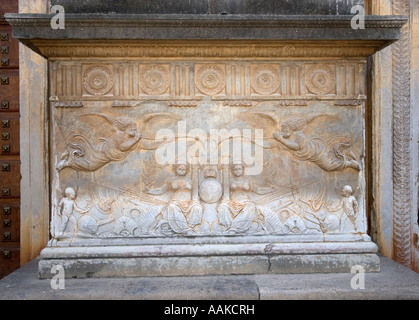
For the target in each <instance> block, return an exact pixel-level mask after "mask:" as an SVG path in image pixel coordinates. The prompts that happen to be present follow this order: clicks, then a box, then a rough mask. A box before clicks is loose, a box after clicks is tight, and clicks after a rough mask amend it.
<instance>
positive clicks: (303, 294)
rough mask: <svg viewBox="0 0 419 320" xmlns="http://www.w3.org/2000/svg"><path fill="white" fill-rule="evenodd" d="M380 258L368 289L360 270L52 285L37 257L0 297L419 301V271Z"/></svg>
mask: <svg viewBox="0 0 419 320" xmlns="http://www.w3.org/2000/svg"><path fill="white" fill-rule="evenodd" d="M380 260H381V271H380V272H378V273H365V274H364V280H365V281H364V289H362V288H359V289H353V288H352V286H351V282H352V283H354V284H355V285H361V280H360V278H359V277H360V273H354V274H352V273H347V274H341V273H340V274H330V273H328V274H266V275H224V276H194V277H137V278H101V279H98V278H86V279H65V282H64V289H59V288H58V289H53V288H52V286H51V280H49V279H44V280H41V279H39V278H38V262H39V258H36V259H34V260H32V261H31V262H29V263H28V264H26V265H24V266H23V267H21V268H20V269H18V270H16V271H15V272H13V273H11V274H10V275H8V276H6V277H4V278H3V279H1V280H0V300H70V299H71V300H225V301H228V300H241V301H245V300H282V299H286V300H291V299H298V300H319V299H321V300H337V299H339V300H345V299H357V300H361V299H362V300H365V299H377V300H378V299H379V300H382V299H386V300H390V299H391V300H395V299H402V300H418V299H419V274H418V273H416V272H414V271H412V270H410V269H407V268H405V267H403V266H401V265H400V264H397V263H396V262H394V261H392V260H391V259H388V258H385V257H380ZM355 276H358V278H355V279H354V277H355ZM54 283H58V282H54Z"/></svg>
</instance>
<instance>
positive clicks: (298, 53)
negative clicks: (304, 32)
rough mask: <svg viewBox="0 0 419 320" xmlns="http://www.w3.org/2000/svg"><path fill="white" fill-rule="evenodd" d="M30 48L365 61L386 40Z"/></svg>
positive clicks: (61, 52) (67, 53)
mask: <svg viewBox="0 0 419 320" xmlns="http://www.w3.org/2000/svg"><path fill="white" fill-rule="evenodd" d="M31 45H32V46H31V47H32V49H34V50H36V51H37V52H39V53H40V54H41V55H43V56H45V57H48V58H50V59H52V60H54V59H71V58H107V59H109V58H124V59H130V60H133V59H138V58H141V57H143V58H144V59H153V58H162V59H166V58H179V57H184V58H186V57H188V58H198V59H202V58H236V57H241V58H249V59H260V58H262V59H264V58H313V57H314V58H317V57H321V58H328V57H330V58H336V57H347V58H366V57H368V56H370V55H372V54H373V53H374V52H375V51H376V50H377V48H378V47H383V46H385V45H386V41H382V40H377V41H363V40H359V41H351V42H350V43H348V42H347V41H316V42H313V41H303V40H301V41H298V42H297V41H296V42H293V41H277V42H273V41H264V42H260V41H254V42H252V41H240V42H236V41H228V42H224V41H211V40H208V41H190V42H188V43H186V44H185V43H180V42H178V41H158V40H157V41H154V42H150V41H142V40H139V41H118V40H112V41H106V42H98V41H88V40H84V41H79V40H74V41H69V40H56V41H54V43H52V42H51V41H48V40H39V39H36V40H32V41H31Z"/></svg>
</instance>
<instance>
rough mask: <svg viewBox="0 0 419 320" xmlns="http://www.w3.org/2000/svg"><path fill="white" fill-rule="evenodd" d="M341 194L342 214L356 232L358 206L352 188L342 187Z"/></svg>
mask: <svg viewBox="0 0 419 320" xmlns="http://www.w3.org/2000/svg"><path fill="white" fill-rule="evenodd" d="M341 194H342V209H343V212H344V213H345V215H346V216H347V217H348V219H349V221H350V222H351V223H352V225H353V226H354V228H355V231H356V230H357V227H356V219H357V218H358V212H359V206H358V202H357V201H356V198H355V197H354V196H353V191H352V187H351V186H348V185H346V186H344V187H343V188H342V190H341Z"/></svg>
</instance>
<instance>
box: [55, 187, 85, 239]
mask: <svg viewBox="0 0 419 320" xmlns="http://www.w3.org/2000/svg"><path fill="white" fill-rule="evenodd" d="M75 199H76V192H75V191H74V189H73V188H71V187H68V188H66V189H65V191H64V198H62V199H61V201H60V203H59V204H58V210H57V213H58V215H59V216H61V226H60V229H59V231H58V234H57V236H58V237H61V236H62V235H63V233H64V231H65V229H66V228H67V224H68V221H69V220H70V218H71V217H72V215H73V213H74V211H78V212H80V213H86V212H87V211H88V210H82V209H80V208H79V207H78V206H77V205H76V203H75V201H74V200H75Z"/></svg>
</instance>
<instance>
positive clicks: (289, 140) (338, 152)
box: [273, 116, 361, 171]
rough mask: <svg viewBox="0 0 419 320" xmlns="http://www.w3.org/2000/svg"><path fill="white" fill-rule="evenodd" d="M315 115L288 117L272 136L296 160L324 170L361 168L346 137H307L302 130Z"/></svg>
mask: <svg viewBox="0 0 419 320" xmlns="http://www.w3.org/2000/svg"><path fill="white" fill-rule="evenodd" d="M315 117H316V116H313V117H309V118H307V119H306V118H302V117H292V118H289V119H287V120H285V121H284V122H282V125H281V131H282V132H275V133H274V134H273V136H274V138H275V139H276V140H278V141H279V142H280V143H281V144H282V145H284V146H285V147H286V148H287V149H288V150H289V151H290V152H291V153H292V154H293V156H294V157H296V158H297V159H298V160H301V161H310V162H312V163H314V164H316V165H317V166H319V167H320V168H321V169H323V170H325V171H341V170H344V169H346V168H353V169H356V170H361V166H360V165H359V163H358V162H357V161H356V160H355V159H356V157H355V155H354V154H353V152H352V150H351V142H350V140H349V139H348V138H347V137H345V136H334V137H331V138H329V139H327V140H323V139H322V138H317V137H315V138H309V137H307V136H306V135H305V134H304V133H303V132H302V131H303V130H304V129H305V128H306V127H307V125H308V123H309V122H310V121H311V120H312V119H314V118H315Z"/></svg>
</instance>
